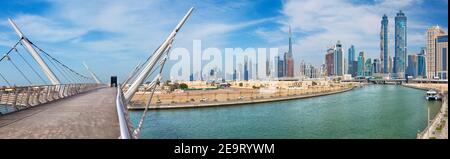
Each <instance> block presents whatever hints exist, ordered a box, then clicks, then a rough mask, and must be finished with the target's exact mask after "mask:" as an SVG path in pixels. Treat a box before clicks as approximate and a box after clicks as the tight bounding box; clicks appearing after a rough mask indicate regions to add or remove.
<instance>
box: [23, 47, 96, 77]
mask: <svg viewBox="0 0 450 159" xmlns="http://www.w3.org/2000/svg"><path fill="white" fill-rule="evenodd" d="M28 42H29V43H30V44H31V45H33V46H34V47H35V48H37V49H38V50H39V51H40V52H42V53H44V54H45V55H46V56H48V57H50V58H51V59H52V60H54V61H55V62H56V63H59V64H60V65H61V66H63V67H65V68H66V69H68V70H69V71H70V72H73V73H75V74H76V75H78V76H81V77H83V78H85V79H90V78H89V77H87V76H85V75H82V74H80V73H78V72H76V71H75V70H73V69H71V68H70V67H68V66H67V65H65V64H63V63H62V62H60V61H59V60H58V59H56V58H54V57H53V56H51V55H50V54H49V53H47V52H46V51H44V50H43V49H41V48H40V47H38V46H37V45H35V44H34V43H32V42H31V41H28Z"/></svg>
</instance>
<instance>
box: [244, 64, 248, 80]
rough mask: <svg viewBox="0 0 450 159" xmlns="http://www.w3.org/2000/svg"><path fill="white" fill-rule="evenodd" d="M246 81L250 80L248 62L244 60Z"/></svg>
mask: <svg viewBox="0 0 450 159" xmlns="http://www.w3.org/2000/svg"><path fill="white" fill-rule="evenodd" d="M244 81H248V62H247V60H245V62H244Z"/></svg>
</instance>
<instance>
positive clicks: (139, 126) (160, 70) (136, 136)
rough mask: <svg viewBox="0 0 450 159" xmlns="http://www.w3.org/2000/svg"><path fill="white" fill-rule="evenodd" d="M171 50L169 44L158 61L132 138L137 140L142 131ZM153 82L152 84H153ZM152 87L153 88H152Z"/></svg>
mask: <svg viewBox="0 0 450 159" xmlns="http://www.w3.org/2000/svg"><path fill="white" fill-rule="evenodd" d="M172 41H173V39H172ZM171 48H172V44H170V45H169V46H168V48H167V50H166V53H165V57H164V58H163V59H162V60H161V61H160V65H159V66H160V69H159V73H158V75H157V76H156V78H155V80H154V81H152V84H153V85H152V86H151V87H150V88H151V89H152V92H151V94H150V98H149V99H148V101H147V103H146V104H145V109H144V112H143V113H142V115H141V118H140V120H139V123H138V126H137V128H136V129H135V130H134V131H133V136H134V138H136V139H137V138H139V136H140V133H141V129H142V125H144V120H145V117H146V116H147V111H148V108H149V107H150V104H151V101H152V99H153V95H154V93H155V90H156V87H157V85H159V84H160V81H161V77H162V76H161V74H162V71H163V69H164V65H165V64H166V61H167V58H168V57H169V52H170V49H171ZM155 70H157V68H155V69H154V70H153V71H155ZM148 77H149V76H147V78H148ZM153 82H154V83H153ZM152 87H153V88H152Z"/></svg>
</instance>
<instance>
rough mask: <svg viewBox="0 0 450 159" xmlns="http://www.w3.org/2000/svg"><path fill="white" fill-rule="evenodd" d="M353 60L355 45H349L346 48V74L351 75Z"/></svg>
mask: <svg viewBox="0 0 450 159" xmlns="http://www.w3.org/2000/svg"><path fill="white" fill-rule="evenodd" d="M353 61H355V46H353V45H351V46H350V48H348V59H347V63H348V70H347V73H348V74H352V75H353V70H354V69H353V67H356V66H353Z"/></svg>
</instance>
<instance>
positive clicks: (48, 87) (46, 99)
mask: <svg viewBox="0 0 450 159" xmlns="http://www.w3.org/2000/svg"><path fill="white" fill-rule="evenodd" d="M46 90H47V92H46V93H45V97H44V103H47V102H48V94H50V86H47V89H46Z"/></svg>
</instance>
